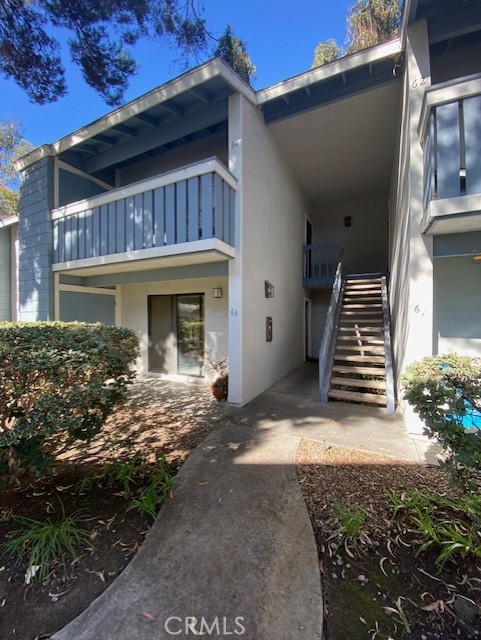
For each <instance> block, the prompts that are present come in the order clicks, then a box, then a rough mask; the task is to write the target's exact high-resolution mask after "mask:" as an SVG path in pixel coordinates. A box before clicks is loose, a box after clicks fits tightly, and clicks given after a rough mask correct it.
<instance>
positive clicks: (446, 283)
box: [434, 256, 481, 356]
mask: <svg viewBox="0 0 481 640" xmlns="http://www.w3.org/2000/svg"><path fill="white" fill-rule="evenodd" d="M434 340H435V344H434V350H435V352H437V353H440V354H442V353H452V352H456V353H462V354H464V355H472V356H481V263H480V262H478V261H475V260H473V259H472V257H471V256H463V257H453V258H436V259H435V261H434Z"/></svg>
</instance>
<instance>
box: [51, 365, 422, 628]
mask: <svg viewBox="0 0 481 640" xmlns="http://www.w3.org/2000/svg"><path fill="white" fill-rule="evenodd" d="M316 392H317V389H316V384H315V373H314V368H313V367H309V366H305V367H302V368H300V369H298V370H296V371H295V372H293V374H291V375H290V376H288V377H286V378H285V379H283V380H281V381H280V382H279V383H277V384H276V385H275V386H274V387H273V388H272V389H271V390H269V391H267V392H266V393H264V394H262V395H261V396H260V397H259V398H257V399H256V400H254V401H253V402H252V403H250V404H249V405H247V406H246V407H244V408H242V409H240V410H238V411H235V412H233V413H232V414H231V415H230V416H228V417H226V418H225V420H223V421H221V422H220V423H219V425H218V426H217V427H216V428H215V429H214V431H213V432H212V433H211V434H210V435H209V436H208V437H207V438H206V440H205V441H204V442H203V444H202V445H201V446H200V447H198V448H197V449H196V450H195V451H194V453H193V454H192V455H191V456H190V457H189V459H188V460H187V462H186V463H185V465H184V466H183V467H182V469H181V471H180V473H179V476H178V480H177V483H176V486H175V490H174V492H173V497H172V498H170V499H169V500H167V502H166V503H165V504H164V506H163V507H162V510H161V513H160V516H159V518H158V519H157V521H156V523H155V524H154V526H153V527H152V529H151V531H150V533H149V535H148V536H147V539H146V541H145V543H144V545H143V546H142V548H141V550H140V551H139V553H138V554H137V555H136V556H135V557H134V559H133V560H132V562H131V563H130V565H129V566H128V567H127V568H126V569H125V571H124V572H123V573H122V574H121V575H120V576H119V578H117V580H116V581H115V582H114V583H113V584H112V585H111V586H110V587H109V589H107V591H105V593H104V594H103V595H102V596H100V597H99V598H98V599H97V600H96V601H95V602H94V603H93V604H92V605H91V606H90V607H89V609H87V610H86V611H85V612H84V613H83V614H82V615H81V616H79V617H78V618H77V619H76V620H74V621H73V622H72V623H71V624H70V625H68V626H67V627H66V628H65V629H63V630H62V631H60V632H59V633H57V634H56V635H55V636H53V638H54V639H55V640H99V639H102V640H114V639H115V640H151V639H152V640H154V639H155V640H163V639H168V638H195V637H199V635H200V634H199V633H197V634H196V633H195V632H194V631H192V630H190V631H189V629H188V625H189V622H190V623H192V622H193V621H192V620H190V621H189V618H193V617H195V618H197V624H196V626H195V627H194V628H195V629H197V630H198V631H204V632H207V633H204V635H203V636H201V637H206V638H212V639H226V638H235V637H244V638H246V639H248V640H298V639H299V640H302V639H304V638H305V639H309V640H316V639H320V638H321V631H322V606H321V603H322V597H321V585H320V577H319V567H318V558H317V552H316V547H315V542H314V537H313V533H312V529H311V524H310V520H309V517H308V514H307V510H306V507H305V504H304V501H303V498H302V495H301V490H300V487H299V484H298V482H297V477H296V468H295V461H296V451H297V447H298V445H299V442H300V440H301V439H302V438H309V439H314V440H317V441H319V442H330V443H333V444H339V445H345V446H351V447H362V448H364V449H365V450H369V451H374V452H379V453H382V454H385V455H392V456H396V457H401V458H404V459H409V460H415V461H421V460H422V459H423V457H424V455H425V453H427V455H430V452H429V451H427V452H424V451H422V450H421V449H420V447H419V444H416V442H415V441H412V440H410V439H409V438H408V437H407V434H406V431H405V429H404V426H403V425H402V421H401V419H400V418H399V416H387V414H386V413H385V411H383V410H381V409H377V408H375V409H371V408H370V407H362V406H359V405H347V404H342V403H332V404H329V405H327V406H320V405H319V404H318V403H317V401H316ZM186 625H187V626H186ZM191 626H192V624H191ZM241 632H243V633H241Z"/></svg>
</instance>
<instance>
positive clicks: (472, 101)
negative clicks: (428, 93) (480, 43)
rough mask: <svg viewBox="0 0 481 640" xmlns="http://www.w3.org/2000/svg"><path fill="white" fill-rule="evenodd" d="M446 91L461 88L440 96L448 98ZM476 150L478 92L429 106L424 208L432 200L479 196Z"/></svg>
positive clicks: (480, 138)
mask: <svg viewBox="0 0 481 640" xmlns="http://www.w3.org/2000/svg"><path fill="white" fill-rule="evenodd" d="M474 82H475V81H472V83H471V84H474ZM478 84H480V86H481V80H478ZM448 89H450V90H451V91H450V92H451V94H455V93H458V92H459V91H462V85H461V86H460V87H456V86H454V87H448V88H446V89H444V90H443V91H444V95H449V93H447V91H448ZM456 89H458V91H457V90H456ZM437 92H438V93H440V90H439V89H438V90H437ZM432 93H433V98H435V95H436V92H435V91H433V92H432ZM480 149H481V92H480V94H479V95H472V96H469V97H461V98H459V99H455V100H451V101H447V102H444V101H443V103H442V104H437V105H432V106H431V107H430V113H429V114H428V122H427V130H426V138H425V145H424V177H425V189H424V208H425V209H426V208H427V207H428V205H429V203H430V202H431V201H432V200H443V199H446V198H456V197H458V196H469V195H473V194H480V193H481V151H480Z"/></svg>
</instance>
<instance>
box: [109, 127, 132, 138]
mask: <svg viewBox="0 0 481 640" xmlns="http://www.w3.org/2000/svg"><path fill="white" fill-rule="evenodd" d="M112 129H113V130H114V131H118V132H119V133H123V134H124V135H126V136H129V137H130V138H135V136H136V135H137V131H136V130H135V129H132V127H127V126H126V125H125V124H114V126H113V127H112Z"/></svg>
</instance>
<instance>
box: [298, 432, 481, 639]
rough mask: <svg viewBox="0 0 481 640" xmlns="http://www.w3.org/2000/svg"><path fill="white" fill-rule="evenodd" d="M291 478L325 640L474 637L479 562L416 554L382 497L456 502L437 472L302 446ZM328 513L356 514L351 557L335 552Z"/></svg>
mask: <svg viewBox="0 0 481 640" xmlns="http://www.w3.org/2000/svg"><path fill="white" fill-rule="evenodd" d="M297 463H298V478H299V482H300V484H301V487H302V491H303V494H304V498H305V501H306V505H307V508H308V511H309V515H310V517H311V522H312V526H313V530H314V534H315V537H316V542H317V546H318V551H319V560H320V569H321V576H322V584H323V590H324V613H325V621H324V633H325V636H324V637H325V639H326V640H347V639H349V640H358V639H359V640H361V639H364V638H365V639H370V640H374V639H375V638H377V640H387V639H388V638H392V639H397V638H406V639H407V638H409V639H412V640H433V639H438V640H439V639H442V640H454V639H456V638H462V639H463V640H471V639H475V638H481V616H480V614H481V563H480V561H479V559H477V560H476V559H475V558H473V557H464V558H458V559H457V561H456V564H455V563H452V562H448V563H447V564H446V565H445V567H444V569H443V570H442V571H440V572H439V570H438V568H437V566H436V565H435V562H434V561H435V558H436V555H435V553H434V552H433V551H430V550H427V551H425V552H423V553H422V554H420V555H418V556H416V550H417V548H418V547H419V544H420V541H419V540H415V539H413V535H412V533H411V532H410V531H409V530H408V529H409V527H408V525H407V523H406V522H405V521H403V519H402V518H399V517H398V518H396V519H395V520H393V519H392V509H391V502H390V500H389V498H388V497H387V496H386V491H387V490H392V489H396V490H398V491H403V490H405V489H406V487H412V488H416V489H418V490H420V491H423V492H425V493H427V494H438V495H439V494H444V495H453V496H456V495H457V494H456V492H455V491H454V490H453V489H451V488H450V486H449V483H448V478H447V476H446V474H445V472H444V471H443V470H442V469H441V468H439V467H437V466H428V465H417V464H411V463H408V462H402V461H398V460H393V459H392V458H387V457H384V456H380V455H375V454H371V453H367V452H364V451H359V450H354V449H346V448H342V447H333V446H326V445H321V444H318V443H314V442H310V441H303V442H302V443H301V445H300V447H299V451H298V460H297ZM336 505H342V507H345V508H355V509H360V510H361V511H363V512H364V513H365V515H366V525H365V528H363V531H362V535H361V536H360V540H359V542H358V543H357V549H356V548H354V547H353V545H349V544H341V545H340V544H339V540H340V539H339V535H338V531H339V523H340V521H339V518H338V511H337V509H336Z"/></svg>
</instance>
